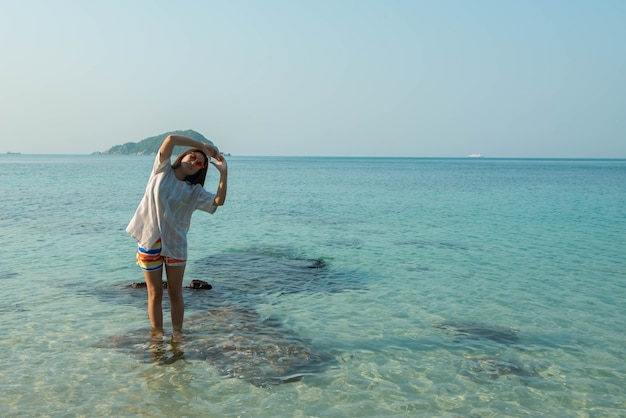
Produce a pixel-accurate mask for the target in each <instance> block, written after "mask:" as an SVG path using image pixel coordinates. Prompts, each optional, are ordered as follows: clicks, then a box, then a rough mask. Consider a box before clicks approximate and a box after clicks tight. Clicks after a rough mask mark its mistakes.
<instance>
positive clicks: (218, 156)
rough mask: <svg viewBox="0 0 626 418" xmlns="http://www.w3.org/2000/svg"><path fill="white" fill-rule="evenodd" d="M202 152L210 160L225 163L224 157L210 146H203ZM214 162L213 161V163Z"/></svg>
mask: <svg viewBox="0 0 626 418" xmlns="http://www.w3.org/2000/svg"><path fill="white" fill-rule="evenodd" d="M202 150H203V151H204V153H205V154H206V155H208V156H209V158H215V159H216V160H217V161H223V160H224V157H223V156H222V154H220V153H219V152H218V151H217V149H216V148H215V147H213V146H211V145H210V144H202ZM211 162H213V161H211Z"/></svg>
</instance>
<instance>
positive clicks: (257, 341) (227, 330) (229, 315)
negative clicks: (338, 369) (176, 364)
mask: <svg viewBox="0 0 626 418" xmlns="http://www.w3.org/2000/svg"><path fill="white" fill-rule="evenodd" d="M185 334H186V337H185V339H184V340H182V341H181V342H180V343H175V344H174V343H172V344H171V351H172V353H171V354H168V353H167V348H166V347H165V346H164V345H162V344H154V343H152V344H151V343H150V336H149V330H148V329H140V330H136V331H132V332H130V333H128V334H125V335H122V336H118V337H112V338H108V339H106V340H104V341H102V342H101V343H100V344H98V345H97V347H101V348H116V349H121V350H126V351H128V352H129V353H133V354H135V355H138V356H139V357H140V358H142V359H144V360H145V361H156V362H159V363H162V364H167V363H172V362H173V361H177V360H179V359H183V358H184V359H186V360H202V361H209V362H210V363H212V364H213V365H214V366H215V367H216V368H217V369H219V370H220V372H221V373H222V374H223V375H224V376H227V377H233V378H240V379H244V380H246V381H248V382H250V383H252V384H254V385H257V386H266V385H269V384H279V383H286V382H293V381H297V380H300V379H301V378H302V377H303V376H305V375H307V374H313V373H318V372H321V371H323V370H325V369H326V368H328V367H329V366H330V365H332V364H334V363H335V362H336V361H335V359H334V357H332V356H331V355H329V354H326V353H323V352H320V351H317V350H315V348H314V347H313V346H312V344H311V343H310V342H309V341H307V340H305V339H302V338H300V337H298V336H296V335H294V334H293V333H291V332H290V331H288V330H286V329H285V328H282V327H281V326H280V323H279V322H278V321H277V320H275V319H272V318H265V319H264V318H261V317H260V316H259V314H258V313H257V312H255V311H254V310H250V309H247V308H244V307H226V308H220V309H213V310H209V311H207V312H205V313H202V314H198V315H194V316H193V317H191V318H189V319H186V320H185Z"/></svg>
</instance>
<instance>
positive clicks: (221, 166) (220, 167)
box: [211, 155, 228, 174]
mask: <svg viewBox="0 0 626 418" xmlns="http://www.w3.org/2000/svg"><path fill="white" fill-rule="evenodd" d="M215 159H216V160H217V161H213V160H211V164H213V166H215V168H217V171H219V172H220V174H227V173H228V164H227V163H226V159H225V158H224V156H223V155H220V158H219V159H218V158H217V157H216V158H215Z"/></svg>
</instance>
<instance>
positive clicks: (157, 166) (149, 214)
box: [126, 154, 217, 260]
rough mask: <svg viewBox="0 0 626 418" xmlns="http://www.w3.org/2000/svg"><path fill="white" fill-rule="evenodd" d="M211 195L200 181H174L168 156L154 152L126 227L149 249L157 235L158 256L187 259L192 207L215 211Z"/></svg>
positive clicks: (140, 243) (174, 176)
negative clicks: (143, 184)
mask: <svg viewBox="0 0 626 418" xmlns="http://www.w3.org/2000/svg"><path fill="white" fill-rule="evenodd" d="M213 199H215V195H214V194H212V193H210V192H208V191H206V190H205V189H204V187H202V185H200V184H193V185H192V184H189V183H187V182H185V181H184V180H178V179H177V178H176V175H175V174H174V170H173V169H172V163H171V161H170V160H169V159H167V160H165V161H163V162H159V154H157V157H156V160H155V162H154V166H153V167H152V173H151V174H150V179H149V180H148V185H147V186H146V191H145V193H144V195H143V198H142V199H141V203H139V207H137V210H136V211H135V215H134V216H133V218H132V219H131V220H130V223H129V224H128V226H127V227H126V232H128V233H129V234H130V235H131V236H132V237H133V238H135V240H136V241H137V244H138V245H139V246H140V247H142V248H145V249H149V248H150V247H152V245H154V243H155V242H156V241H157V240H158V239H159V238H161V255H162V256H164V257H172V258H176V259H180V260H186V259H187V231H189V225H190V224H191V215H192V214H193V212H194V211H195V210H196V209H200V210H203V211H205V212H208V213H215V210H216V209H217V207H216V206H215V205H213Z"/></svg>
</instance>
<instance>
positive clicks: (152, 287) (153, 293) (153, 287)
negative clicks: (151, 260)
mask: <svg viewBox="0 0 626 418" xmlns="http://www.w3.org/2000/svg"><path fill="white" fill-rule="evenodd" d="M143 277H144V278H145V279H146V287H147V288H148V316H149V317H150V323H151V324H152V332H151V335H152V336H153V337H158V336H157V335H156V334H158V333H159V332H160V334H161V337H162V336H163V283H162V282H163V269H159V270H152V271H146V270H144V271H143Z"/></svg>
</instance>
